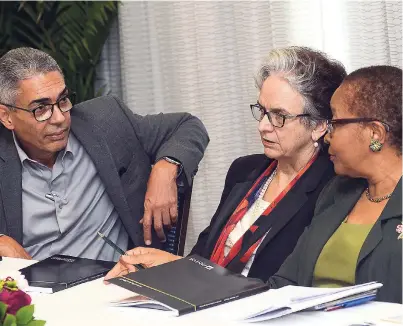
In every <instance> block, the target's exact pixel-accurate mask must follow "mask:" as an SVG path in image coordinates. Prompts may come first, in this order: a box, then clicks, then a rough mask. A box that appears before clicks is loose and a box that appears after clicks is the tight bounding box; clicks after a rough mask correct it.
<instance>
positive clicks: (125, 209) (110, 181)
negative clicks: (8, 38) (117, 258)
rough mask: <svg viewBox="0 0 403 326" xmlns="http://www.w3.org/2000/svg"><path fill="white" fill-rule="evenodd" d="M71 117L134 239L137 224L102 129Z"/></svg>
mask: <svg viewBox="0 0 403 326" xmlns="http://www.w3.org/2000/svg"><path fill="white" fill-rule="evenodd" d="M71 119H72V123H71V130H72V132H73V133H74V135H75V136H76V137H77V139H78V140H79V141H80V143H81V145H82V146H83V147H84V148H85V150H86V151H87V153H88V154H89V156H90V157H91V159H92V161H93V163H94V164H95V166H96V168H97V171H98V174H99V176H100V178H101V180H102V182H103V183H104V186H105V188H106V191H107V193H108V195H109V197H110V199H111V201H112V203H113V205H114V207H115V209H116V211H117V212H118V214H119V217H120V218H121V220H122V222H123V224H124V226H125V227H126V231H127V232H128V233H129V235H130V236H131V238H132V239H135V237H137V236H136V234H135V231H137V230H138V225H135V224H136V223H134V219H132V218H131V215H130V209H129V206H128V204H127V202H126V197H125V195H124V192H123V188H122V184H121V181H120V178H119V174H118V171H117V168H116V166H115V164H114V160H113V158H112V155H111V152H110V151H109V148H108V145H107V143H106V141H105V140H104V139H103V138H102V137H101V136H100V135H102V131H101V130H91V129H89V127H88V124H86V123H85V122H84V121H83V120H81V119H80V118H78V117H75V116H73V115H72V117H71ZM93 128H95V127H93Z"/></svg>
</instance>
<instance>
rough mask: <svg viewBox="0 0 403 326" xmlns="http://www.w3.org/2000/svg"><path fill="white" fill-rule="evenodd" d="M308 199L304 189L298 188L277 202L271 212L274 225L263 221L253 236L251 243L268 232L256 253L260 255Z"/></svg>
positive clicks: (262, 217)
mask: <svg viewBox="0 0 403 326" xmlns="http://www.w3.org/2000/svg"><path fill="white" fill-rule="evenodd" d="M307 199H308V197H307V195H306V193H305V192H304V191H303V190H302V189H296V191H290V192H289V193H288V194H287V196H285V197H284V198H283V200H281V201H280V202H279V203H278V204H277V207H276V208H275V209H274V210H273V211H272V212H271V214H270V215H271V219H272V220H273V223H272V224H271V225H272V227H270V225H268V226H266V225H265V223H264V222H262V225H261V227H259V229H258V230H257V231H256V232H255V233H254V234H253V237H252V238H251V244H253V243H254V242H256V241H257V240H258V239H259V238H261V237H262V236H263V235H264V234H265V233H266V232H268V233H267V235H266V237H265V238H264V239H263V241H262V243H261V244H260V246H259V248H258V250H257V252H256V255H258V254H259V253H260V252H261V251H262V250H263V248H264V247H265V246H267V245H268V244H269V242H270V241H271V240H272V239H273V238H274V237H275V235H276V234H278V233H279V232H280V231H281V229H282V228H283V227H284V226H285V225H287V223H288V222H289V221H290V220H291V219H292V218H293V217H294V216H295V214H297V213H298V211H299V210H300V209H301V207H302V206H303V205H304V204H305V202H306V201H307ZM260 218H261V219H264V218H265V216H261V217H260Z"/></svg>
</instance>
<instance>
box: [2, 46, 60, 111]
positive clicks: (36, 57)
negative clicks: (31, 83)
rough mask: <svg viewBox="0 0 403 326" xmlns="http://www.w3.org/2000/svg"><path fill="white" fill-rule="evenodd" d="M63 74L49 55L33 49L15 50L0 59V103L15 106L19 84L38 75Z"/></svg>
mask: <svg viewBox="0 0 403 326" xmlns="http://www.w3.org/2000/svg"><path fill="white" fill-rule="evenodd" d="M53 71H58V72H59V73H60V74H61V75H62V76H63V72H62V70H61V69H60V67H59V65H58V64H57V62H56V60H55V59H53V58H52V57H51V56H50V55H49V54H47V53H45V52H43V51H40V50H37V49H33V48H26V47H23V48H17V49H14V50H10V51H8V52H7V53H6V54H4V55H3V56H2V57H1V58H0V102H1V103H5V104H10V105H15V101H16V98H17V96H18V94H19V93H18V89H19V82H20V81H22V80H25V79H28V78H32V77H33V76H36V75H39V74H46V73H48V72H53Z"/></svg>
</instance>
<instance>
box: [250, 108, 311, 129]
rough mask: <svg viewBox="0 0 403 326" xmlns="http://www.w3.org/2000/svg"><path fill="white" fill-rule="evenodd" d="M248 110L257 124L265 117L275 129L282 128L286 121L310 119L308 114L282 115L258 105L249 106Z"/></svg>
mask: <svg viewBox="0 0 403 326" xmlns="http://www.w3.org/2000/svg"><path fill="white" fill-rule="evenodd" d="M250 109H251V111H252V115H253V117H254V118H255V119H256V120H257V121H259V122H260V121H262V119H263V118H264V116H265V115H266V116H267V118H268V119H269V121H270V123H271V124H272V125H273V127H276V128H282V127H283V126H284V124H285V120H286V119H295V118H299V117H310V116H311V115H310V114H308V113H304V114H295V115H292V114H282V113H279V112H272V111H267V110H266V109H265V108H264V107H263V106H261V105H260V104H259V103H256V104H251V105H250Z"/></svg>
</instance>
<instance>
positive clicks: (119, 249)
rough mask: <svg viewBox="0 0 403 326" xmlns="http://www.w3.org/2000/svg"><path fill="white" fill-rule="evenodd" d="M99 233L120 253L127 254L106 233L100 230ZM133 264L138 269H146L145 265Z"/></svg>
mask: <svg viewBox="0 0 403 326" xmlns="http://www.w3.org/2000/svg"><path fill="white" fill-rule="evenodd" d="M98 235H99V237H100V238H101V239H102V240H104V241H105V242H106V243H107V244H108V245H110V246H111V247H112V248H113V249H115V250H116V251H117V252H118V253H120V254H121V255H126V253H125V252H124V251H123V250H122V249H121V248H119V247H118V246H117V245H116V244H115V243H113V242H112V241H111V240H109V239H108V237H107V236H106V235H104V234H102V233H101V232H99V231H98ZM133 266H134V267H136V268H137V269H144V267H143V266H142V265H139V264H133Z"/></svg>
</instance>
